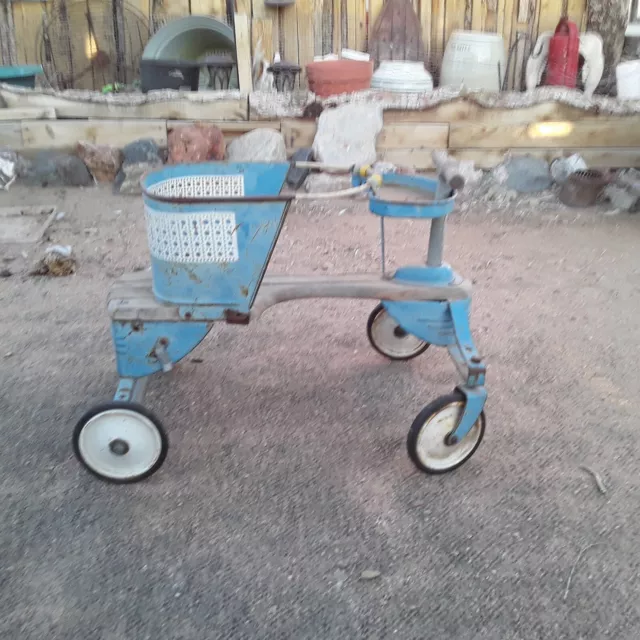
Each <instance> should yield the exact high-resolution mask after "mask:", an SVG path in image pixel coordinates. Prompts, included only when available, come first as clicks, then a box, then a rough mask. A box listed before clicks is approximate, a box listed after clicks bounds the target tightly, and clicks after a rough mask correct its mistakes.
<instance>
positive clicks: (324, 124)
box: [313, 104, 382, 166]
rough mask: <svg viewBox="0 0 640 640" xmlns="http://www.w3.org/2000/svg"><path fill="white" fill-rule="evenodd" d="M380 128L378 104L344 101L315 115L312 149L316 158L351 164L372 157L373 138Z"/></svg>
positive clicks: (343, 164) (380, 118)
mask: <svg viewBox="0 0 640 640" xmlns="http://www.w3.org/2000/svg"><path fill="white" fill-rule="evenodd" d="M380 131H382V107H380V106H379V105H373V104H345V105H342V106H340V107H337V108H335V109H327V110H325V111H323V112H322V114H321V115H320V118H319V119H318V131H317V133H316V137H315V139H314V141H313V151H314V154H315V157H316V160H318V162H324V163H325V164H332V165H339V166H351V165H354V164H355V165H365V164H372V163H374V162H375V161H376V157H377V155H376V138H377V137H378V134H379V133H380Z"/></svg>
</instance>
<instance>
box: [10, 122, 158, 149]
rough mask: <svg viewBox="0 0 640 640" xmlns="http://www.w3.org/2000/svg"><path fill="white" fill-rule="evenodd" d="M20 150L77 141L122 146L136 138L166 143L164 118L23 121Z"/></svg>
mask: <svg viewBox="0 0 640 640" xmlns="http://www.w3.org/2000/svg"><path fill="white" fill-rule="evenodd" d="M21 127H22V140H21V148H22V149H68V148H72V147H74V146H75V145H76V143H77V142H79V141H80V140H86V141H87V142H92V143H94V144H108V145H111V146H114V147H123V146H124V145H126V144H129V143H130V142H133V141H134V140H139V139H140V138H151V139H152V140H155V141H156V142H157V143H158V144H159V145H161V146H165V145H166V144H167V123H166V121H165V120H145V121H143V122H142V121H140V120H55V121H47V120H23V121H22V122H21Z"/></svg>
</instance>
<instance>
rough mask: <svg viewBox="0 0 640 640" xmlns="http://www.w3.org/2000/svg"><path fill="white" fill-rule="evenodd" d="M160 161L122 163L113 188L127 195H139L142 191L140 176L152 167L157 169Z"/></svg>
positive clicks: (160, 164)
mask: <svg viewBox="0 0 640 640" xmlns="http://www.w3.org/2000/svg"><path fill="white" fill-rule="evenodd" d="M161 166H162V162H158V163H156V164H151V163H149V162H136V163H134V164H123V165H122V169H120V171H119V172H118V175H117V176H116V179H115V182H114V183H113V190H114V191H115V192H116V193H124V194H127V195H139V194H141V193H142V187H141V186H140V179H141V178H142V176H143V175H144V174H145V173H147V171H151V170H152V169H159V168H160V167H161Z"/></svg>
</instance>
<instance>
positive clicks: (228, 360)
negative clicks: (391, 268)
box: [0, 189, 640, 640]
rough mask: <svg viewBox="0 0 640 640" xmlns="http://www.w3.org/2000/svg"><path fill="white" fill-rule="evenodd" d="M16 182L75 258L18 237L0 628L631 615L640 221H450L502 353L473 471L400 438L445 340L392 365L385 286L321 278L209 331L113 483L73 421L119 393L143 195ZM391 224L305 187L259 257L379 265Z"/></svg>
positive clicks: (581, 635)
mask: <svg viewBox="0 0 640 640" xmlns="http://www.w3.org/2000/svg"><path fill="white" fill-rule="evenodd" d="M24 201H27V202H29V203H32V204H36V203H53V202H55V203H56V205H57V206H58V209H59V210H61V211H64V212H65V217H64V218H63V219H62V220H60V221H58V222H56V223H55V224H54V226H53V227H52V229H51V231H50V234H49V236H50V241H51V242H57V243H62V244H71V245H73V247H74V249H75V251H76V253H77V257H78V271H77V273H76V274H75V275H73V276H71V277H66V278H55V279H54V278H47V277H29V276H27V271H28V269H29V267H30V266H31V265H32V264H33V262H34V261H35V259H36V258H37V257H38V256H39V255H40V253H41V251H42V246H40V247H32V248H30V249H29V253H28V255H27V257H26V258H25V257H23V256H22V255H21V253H20V250H18V249H17V248H16V247H9V248H7V249H5V250H3V258H5V259H8V258H11V257H13V258H14V259H13V260H11V261H8V262H6V263H5V265H0V266H6V267H8V268H9V269H10V270H12V271H13V272H14V275H13V276H12V277H10V278H7V279H2V280H0V300H1V304H0V321H1V323H2V332H1V333H0V363H1V367H0V388H1V389H2V393H1V394H0V432H1V433H2V447H1V448H0V490H1V492H2V512H3V517H2V518H1V519H0V543H1V545H2V546H1V548H0V549H1V557H2V562H1V563H0V565H1V566H0V585H1V587H2V591H1V592H0V593H1V599H0V637H2V638H11V639H14V638H15V639H16V640H17V639H20V640H31V639H33V640H42V639H43V638H47V640H54V639H64V640H75V639H76V638H77V639H82V640H94V639H95V640H98V639H100V640H125V639H126V640H143V639H145V638H149V639H153V640H155V639H156V638H168V639H172V640H191V639H198V640H202V639H203V638H207V639H208V638H224V639H236V638H265V639H267V638H274V639H275V638H294V639H296V640H302V639H307V638H308V639H314V640H315V639H320V638H322V639H325V638H326V639H336V638H349V639H355V638H358V639H360V638H371V639H374V638H390V637H397V638H402V639H403V640H404V639H414V638H415V639H416V640H418V639H420V640H422V639H425V638H439V639H452V640H453V639H455V640H466V639H481V638H485V639H490V640H498V639H508V640H517V639H522V640H536V639H549V640H560V639H564V638H567V639H575V640H578V639H587V638H589V639H591V638H615V639H616V640H627V639H628V640H637V638H638V637H640V604H639V603H640V586H639V582H638V579H637V576H638V572H639V570H640V554H638V548H639V547H640V521H639V520H638V517H637V512H638V495H639V493H638V492H639V489H640V474H638V457H637V453H638V450H639V448H638V447H639V444H640V435H639V431H638V416H639V415H640V411H639V406H640V400H639V399H638V388H639V386H638V373H639V367H638V357H637V348H636V347H637V345H638V344H639V343H640V326H639V324H638V321H637V317H638V313H639V312H640V295H639V292H640V263H639V261H638V252H639V248H640V226H639V225H640V218H638V217H637V216H635V217H634V216H628V215H618V216H610V217H607V216H604V215H603V212H602V211H599V210H593V211H589V212H584V211H583V212H575V211H568V210H565V209H561V208H560V207H559V208H558V210H557V211H549V210H548V208H545V209H544V210H536V209H532V208H530V207H529V208H527V209H524V208H522V207H519V206H518V204H517V203H515V204H514V205H513V207H511V208H507V209H506V210H502V211H494V212H490V211H487V210H486V209H483V208H482V207H473V206H472V207H464V208H463V211H464V213H458V214H455V215H453V216H452V219H451V222H450V224H449V227H448V230H447V251H446V255H447V258H448V260H449V261H450V262H451V263H452V264H453V265H454V266H455V267H456V268H457V270H458V271H459V272H460V273H462V274H464V275H466V276H467V277H469V278H472V279H473V280H474V282H475V290H474V307H473V314H472V328H473V331H474V335H475V337H476V339H477V342H478V344H479V347H480V349H481V351H482V352H483V353H484V354H485V356H486V358H487V362H488V366H489V377H488V389H489V401H488V403H487V435H486V437H485V440H484V443H483V445H482V446H481V447H480V449H479V450H478V452H477V453H476V454H475V455H474V457H473V458H472V459H471V460H470V461H469V462H468V463H467V464H466V465H465V466H463V467H462V468H461V469H459V470H458V471H456V472H454V473H452V474H447V475H444V476H439V477H428V476H424V475H422V474H420V473H418V472H417V471H416V470H415V469H414V468H413V466H412V465H411V463H410V461H409V459H408V457H407V455H406V450H405V438H406V434H407V431H408V428H409V426H410V424H411V422H412V420H413V418H414V417H415V415H416V414H417V413H418V412H419V411H420V409H421V408H422V407H423V406H424V405H425V404H427V403H428V402H430V401H431V400H433V399H434V398H435V397H437V396H438V395H440V394H442V393H446V392H448V391H450V390H451V389H452V388H453V386H454V384H455V377H454V370H453V367H452V365H451V363H450V362H449V361H448V359H447V356H446V353H444V352H441V351H440V350H435V349H431V350H429V351H428V352H427V353H426V354H425V355H423V356H421V357H420V358H418V359H416V360H414V361H412V362H409V363H389V362H387V361H385V360H384V359H382V358H381V357H380V356H378V355H377V354H376V353H375V352H374V351H373V350H372V349H371V348H370V347H369V345H368V343H367V339H366V335H365V324H366V319H367V315H368V313H369V312H370V310H371V309H372V307H373V303H372V302H366V301H365V302H358V301H331V300H322V301H306V302H301V303H289V304H285V305H281V306H279V307H276V308H274V309H272V310H270V311H269V312H268V313H267V314H265V316H264V317H263V318H262V319H261V320H260V322H259V323H256V324H255V325H251V326H249V327H229V326H220V327H219V328H218V327H216V328H215V329H214V330H213V331H212V333H211V335H210V337H209V338H208V340H206V341H205V344H204V345H202V346H201V347H199V348H198V349H197V350H196V351H195V352H194V353H193V357H194V358H197V359H202V362H194V360H193V359H192V358H189V359H187V360H186V361H185V362H184V363H183V364H181V365H180V366H179V367H178V368H177V369H176V371H175V372H174V373H172V374H171V375H170V376H166V377H164V378H161V379H159V380H158V381H156V382H154V383H153V384H152V385H151V386H150V389H149V392H148V394H147V398H146V404H147V406H149V407H150V408H151V409H152V410H154V411H155V412H156V413H157V414H158V415H159V416H160V417H161V419H162V420H163V422H164V424H165V425H166V426H167V429H168V431H169V435H170V439H171V448H170V451H169V456H168V459H167V461H166V463H165V465H164V466H163V467H162V469H161V470H160V471H159V472H158V473H157V474H156V475H154V476H153V477H152V478H151V479H149V480H148V481H147V482H144V483H140V484H137V485H132V486H124V487H116V486H111V485H107V484H103V483H101V482H99V481H97V480H96V479H94V478H93V477H91V476H90V475H89V474H87V473H86V472H85V471H84V470H83V469H81V468H80V465H79V464H78V463H77V462H76V461H75V459H74V458H73V457H72V454H71V446H70V437H71V431H72V429H73V425H74V423H75V422H76V421H77V420H78V418H79V417H80V416H81V415H82V413H83V412H84V411H85V410H86V409H88V408H89V407H91V406H92V405H94V404H96V403H98V402H102V401H105V400H109V399H110V398H111V396H112V393H113V391H114V389H115V384H116V374H115V370H114V362H113V357H112V351H111V343H110V334H109V323H108V318H107V315H106V310H105V298H106V294H107V291H108V288H109V286H110V283H111V282H112V281H113V279H114V278H115V277H117V276H118V275H120V274H121V273H124V272H128V271H131V270H132V269H134V268H140V267H145V266H146V265H147V264H148V254H147V249H146V241H145V235H144V223H143V218H142V209H141V204H140V201H139V199H136V198H134V199H124V198H116V197H114V196H112V195H111V194H110V193H109V192H108V191H103V190H89V191H82V190H69V191H67V192H64V191H57V190H50V191H44V190H43V191H32V192H27V191H24V190H21V189H12V190H11V191H10V192H9V193H8V194H2V195H1V196H0V204H2V205H4V204H15V203H19V202H24ZM377 231H378V224H377V220H376V219H375V218H374V217H373V216H371V215H369V214H368V213H367V211H366V208H365V206H364V205H362V204H354V203H337V204H336V203H333V204H326V205H308V206H305V207H297V208H295V209H293V210H292V211H291V213H290V215H289V219H288V222H287V224H286V228H285V231H284V233H283V236H282V237H281V239H280V242H279V245H278V249H277V251H276V253H275V255H274V257H273V260H272V264H271V267H270V270H271V272H272V273H277V272H281V273H282V272H302V273H304V272H323V271H326V272H341V271H351V270H358V271H367V270H371V269H375V268H377V256H378V251H377V244H376V238H377ZM424 232H426V229H423V226H422V225H421V224H420V223H410V222H409V223H404V224H397V225H396V224H394V225H390V229H389V234H388V245H389V252H390V262H391V263H392V264H399V263H411V262H416V261H418V260H419V259H420V258H421V257H422V255H423V250H424V246H425V245H426V241H423V240H422V237H423V236H422V235H421V234H422V233H424ZM581 465H586V466H588V467H590V468H591V469H593V470H595V471H597V472H598V473H599V474H600V475H601V477H602V480H603V482H604V485H605V487H606V494H602V493H601V492H600V491H599V490H598V488H597V486H596V483H595V482H594V479H593V477H592V476H591V475H590V474H589V473H588V472H586V471H585V470H583V469H581ZM590 545H597V546H593V547H591V546H590ZM585 549H586V551H585V552H584V553H583V555H582V557H581V558H580V559H579V562H578V563H577V564H576V561H577V560H578V558H579V555H580V553H581V551H582V550H585ZM572 569H573V575H572V580H571V584H570V588H569V590H568V593H565V592H566V588H567V581H568V579H569V576H570V574H571V572H572ZM367 570H372V571H377V572H380V576H379V577H378V578H376V579H373V580H363V579H362V572H363V571H367ZM565 595H566V597H565Z"/></svg>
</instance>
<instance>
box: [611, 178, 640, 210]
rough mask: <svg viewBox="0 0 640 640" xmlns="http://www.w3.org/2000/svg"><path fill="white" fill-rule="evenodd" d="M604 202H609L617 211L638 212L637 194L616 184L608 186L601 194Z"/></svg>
mask: <svg viewBox="0 0 640 640" xmlns="http://www.w3.org/2000/svg"><path fill="white" fill-rule="evenodd" d="M602 196H603V198H604V200H606V201H609V202H610V203H611V206H612V207H613V208H614V209H617V210H618V211H629V212H630V213H636V212H637V211H638V200H639V197H638V194H637V193H633V192H632V191H631V190H630V189H625V187H621V186H619V185H617V184H608V185H607V186H606V187H605V188H604V191H603V193H602Z"/></svg>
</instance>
